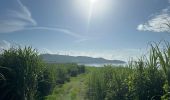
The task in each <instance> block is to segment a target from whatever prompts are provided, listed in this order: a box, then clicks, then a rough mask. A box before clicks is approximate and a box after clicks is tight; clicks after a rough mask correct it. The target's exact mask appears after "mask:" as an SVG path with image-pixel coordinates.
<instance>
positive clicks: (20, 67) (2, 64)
mask: <svg viewBox="0 0 170 100" xmlns="http://www.w3.org/2000/svg"><path fill="white" fill-rule="evenodd" d="M84 71H85V68H84V66H80V65H77V64H45V63H44V62H43V61H42V60H41V58H40V57H39V55H38V52H37V51H36V50H34V49H32V48H31V47H25V48H11V49H9V50H4V52H3V53H2V54H1V55H0V100H43V99H44V97H45V96H46V95H48V94H49V93H50V92H51V91H52V89H53V88H54V87H55V85H60V84H63V83H64V82H66V81H69V78H70V77H71V76H76V75H78V74H80V73H84Z"/></svg>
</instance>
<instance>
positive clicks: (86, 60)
mask: <svg viewBox="0 0 170 100" xmlns="http://www.w3.org/2000/svg"><path fill="white" fill-rule="evenodd" d="M40 57H41V58H42V59H43V60H44V61H45V62H47V63H78V64H104V63H105V64H125V63H126V62H125V61H122V60H107V59H104V58H93V57H87V56H69V55H58V54H41V55H40Z"/></svg>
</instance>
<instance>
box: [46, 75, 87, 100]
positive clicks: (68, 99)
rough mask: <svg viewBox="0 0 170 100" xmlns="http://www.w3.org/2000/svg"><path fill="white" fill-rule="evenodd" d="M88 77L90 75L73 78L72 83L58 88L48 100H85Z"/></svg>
mask: <svg viewBox="0 0 170 100" xmlns="http://www.w3.org/2000/svg"><path fill="white" fill-rule="evenodd" d="M87 76H88V74H87V73H85V74H81V75H78V76H77V77H72V78H71V79H70V82H67V83H65V84H64V85H62V86H61V87H56V88H55V89H54V91H53V94H52V95H49V96H48V99H47V100H85V94H86V89H87V87H86V80H87Z"/></svg>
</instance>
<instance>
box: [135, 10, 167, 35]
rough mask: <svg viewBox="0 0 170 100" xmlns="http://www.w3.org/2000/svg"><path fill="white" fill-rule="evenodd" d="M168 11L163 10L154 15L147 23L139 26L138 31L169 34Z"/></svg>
mask: <svg viewBox="0 0 170 100" xmlns="http://www.w3.org/2000/svg"><path fill="white" fill-rule="evenodd" d="M169 11H170V9H169V7H168V8H166V9H163V10H162V11H161V13H159V14H155V15H154V16H153V17H152V18H151V19H150V20H149V21H147V22H146V23H144V24H139V25H138V27H137V29H138V30H139V31H152V32H170V13H169Z"/></svg>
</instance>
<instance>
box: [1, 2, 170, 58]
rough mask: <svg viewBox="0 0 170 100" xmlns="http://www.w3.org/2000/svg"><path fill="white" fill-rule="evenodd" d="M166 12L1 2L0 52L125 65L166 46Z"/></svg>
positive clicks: (138, 5)
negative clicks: (16, 48)
mask: <svg viewBox="0 0 170 100" xmlns="http://www.w3.org/2000/svg"><path fill="white" fill-rule="evenodd" d="M169 11H170V3H169V1H168V0H1V1H0V49H7V48H9V47H10V46H12V45H14V44H18V45H21V46H25V45H26V46H32V47H34V48H37V49H38V50H39V51H40V52H41V53H58V54H69V55H74V56H78V55H80V56H92V57H104V58H108V59H122V60H127V59H129V58H130V57H138V56H140V55H141V54H144V53H146V49H147V45H148V43H150V42H152V41H155V42H159V41H161V40H166V41H170V34H169V33H168V32H169V29H168V27H167V26H165V25H164V24H163V23H164V22H165V23H166V22H167V20H168V21H169V20H170V13H169ZM165 19H166V20H165Z"/></svg>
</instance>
